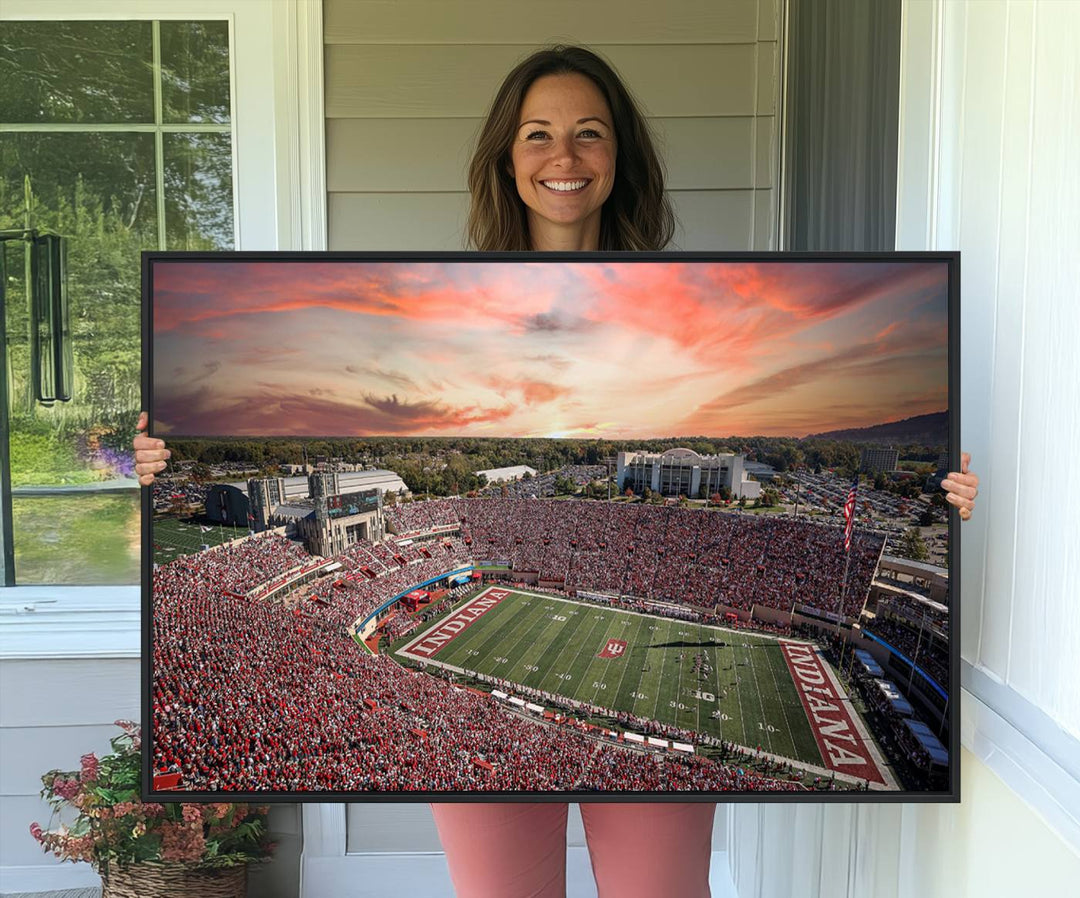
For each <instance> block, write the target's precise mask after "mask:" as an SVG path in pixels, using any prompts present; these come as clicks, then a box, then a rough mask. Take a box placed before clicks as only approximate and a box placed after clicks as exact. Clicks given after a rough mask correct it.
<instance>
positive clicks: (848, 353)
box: [153, 260, 947, 439]
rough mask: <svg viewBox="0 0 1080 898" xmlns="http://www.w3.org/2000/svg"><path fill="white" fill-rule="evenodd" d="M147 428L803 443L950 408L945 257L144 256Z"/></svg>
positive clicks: (195, 431)
mask: <svg viewBox="0 0 1080 898" xmlns="http://www.w3.org/2000/svg"><path fill="white" fill-rule="evenodd" d="M153 272H154V285H153V287H154V311H153V316H154V318H153V323H154V381H153V388H154V418H155V425H154V429H155V432H156V433H158V434H173V435H185V436H195V435H199V436H256V435H263V436H269V435H296V436H374V435H380V436H397V435H409V436H459V435H467V436H478V437H479V436H515V437H582V438H595V437H603V438H611V439H631V438H633V439H643V438H649V437H669V436H717V437H719V436H730V435H742V436H752V435H763V436H780V435H790V436H805V435H806V434H808V433H815V432H820V431H826V430H835V429H838V428H848V427H863V426H868V425H872V424H880V423H883V422H886V421H895V420H898V419H900V418H907V417H910V416H912V415H919V414H925V413H928V412H936V411H942V410H944V409H945V408H946V407H947V352H946V350H947V346H946V341H947V327H946V320H947V268H946V264H945V263H944V262H905V261H894V262H887V263H886V262H865V263H858V264H856V263H851V262H812V263H811V262H795V261H785V262H771V261H770V262H757V263H733V262H723V263H721V262H690V261H676V260H673V261H670V262H669V261H663V262H599V261H595V262H572V263H571V262H487V261H468V262H464V261H461V262H450V261H444V262H412V261H408V262H380V263H372V262H342V261H324V260H319V261H314V262H299V261H294V262H288V261H270V262H243V261H222V262H206V261H201V262H195V261H185V262H155V263H154V268H153Z"/></svg>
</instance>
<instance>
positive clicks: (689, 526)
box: [388, 498, 884, 617]
mask: <svg viewBox="0 0 1080 898" xmlns="http://www.w3.org/2000/svg"><path fill="white" fill-rule="evenodd" d="M388 517H389V520H390V521H391V524H392V527H393V529H394V530H395V531H396V532H398V533H402V534H417V533H423V532H426V531H430V530H431V529H434V528H450V527H456V528H457V532H459V533H460V535H461V538H462V539H463V541H464V542H465V544H466V545H468V546H469V547H470V548H471V551H472V553H473V555H474V557H476V558H477V559H483V560H488V561H492V562H496V561H497V562H501V563H505V564H507V565H509V566H510V567H511V569H512V570H513V571H515V572H520V573H523V574H524V573H530V574H532V573H535V574H536V575H537V577H538V579H539V581H540V582H541V583H554V584H558V585H561V586H562V587H563V588H565V589H566V590H567V591H569V592H579V591H582V590H589V591H610V592H617V593H624V594H629V595H633V596H638V597H641V598H646V599H653V600H657V601H663V602H672V603H681V604H692V605H697V606H706V607H709V606H715V605H717V604H720V605H724V606H727V607H730V608H740V609H749V608H751V607H752V606H754V605H764V606H767V607H770V608H777V609H780V610H783V611H788V610H790V609H791V608H792V606H793V603H799V604H804V605H807V606H811V607H818V608H822V609H823V610H827V611H832V612H836V611H838V610H839V608H840V601H841V592H842V591H843V592H844V596H845V599H844V609H843V610H844V613H845V614H846V615H847V616H851V617H857V616H858V615H859V613H860V611H861V609H862V604H863V598H864V597H865V595H866V591H867V589H868V587H869V584H870V580H871V578H872V577H873V574H874V570H875V568H876V565H877V562H878V559H879V558H880V556H881V550H882V547H883V545H884V540H883V538H882V537H881V536H880V535H879V534H875V533H856V534H855V536H854V538H853V540H852V546H851V552H850V564H849V568H848V582H847V588H846V590H843V589H842V583H843V579H844V570H845V563H846V562H848V558H847V556H846V554H845V552H844V547H843V534H842V530H841V529H840V528H837V527H832V526H827V525H821V524H818V523H815V522H811V521H806V520H795V519H792V518H781V517H776V516H740V515H727V514H717V513H710V512H706V511H703V510H701V509H683V508H673V507H666V506H665V507H656V506H643V505H622V504H619V505H616V504H611V503H606V502H539V501H535V500H527V499H490V498H489V499H468V498H465V499H462V498H451V499H435V500H430V501H427V502H417V503H411V504H409V505H404V506H400V507H397V508H391V509H388Z"/></svg>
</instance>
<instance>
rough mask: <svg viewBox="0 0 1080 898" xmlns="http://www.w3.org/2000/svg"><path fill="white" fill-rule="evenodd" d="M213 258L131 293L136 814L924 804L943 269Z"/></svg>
mask: <svg viewBox="0 0 1080 898" xmlns="http://www.w3.org/2000/svg"><path fill="white" fill-rule="evenodd" d="M246 255H247V254H216V255H202V256H195V255H190V254H185V255H182V256H180V255H176V254H172V255H170V254H149V256H148V261H147V262H145V263H144V264H146V265H147V266H148V269H147V271H146V272H145V273H146V274H147V275H148V277H147V278H146V281H145V282H146V283H147V284H148V285H149V297H148V299H149V305H148V307H147V311H148V315H149V317H150V319H151V322H152V323H151V325H150V332H151V334H152V340H153V352H152V359H153V373H152V379H151V396H152V401H151V403H150V406H151V412H152V421H153V432H154V433H155V435H160V436H164V437H166V438H167V439H168V442H169V446H170V449H171V451H172V461H171V463H170V470H169V471H168V472H166V474H165V475H163V476H160V477H158V478H157V480H156V481H155V484H154V487H153V491H152V494H151V495H150V496H149V497H148V498H147V501H148V502H149V503H150V504H151V505H152V510H153V515H152V516H150V515H147V516H146V520H147V527H148V535H147V538H146V539H145V540H144V566H145V573H146V576H145V578H144V587H145V595H144V600H145V610H146V612H147V613H146V614H145V615H144V626H145V627H146V628H147V636H148V640H149V644H150V647H151V652H150V655H149V660H148V663H147V665H146V674H145V675H146V680H145V682H144V699H145V702H146V706H147V707H146V710H147V719H148V720H151V721H152V727H151V729H150V734H149V738H148V740H147V745H146V749H145V754H144V758H145V761H146V765H147V776H148V780H149V782H150V784H151V789H150V791H151V792H153V793H154V794H156V795H160V796H162V797H167V796H168V795H169V794H171V793H176V792H180V793H184V794H199V795H204V794H205V795H211V794H215V793H219V792H222V791H229V792H233V793H242V794H251V795H253V796H254V795H257V796H259V800H263V799H265V798H267V797H274V796H281V797H286V796H287V797H289V799H290V800H295V799H297V798H299V799H303V798H311V799H318V800H324V799H326V798H328V797H330V798H333V797H342V798H350V799H358V798H364V797H369V798H370V797H375V796H384V797H390V798H392V799H393V800H407V799H416V800H431V799H433V798H436V797H443V796H453V795H462V794H471V793H484V794H485V795H486V796H488V797H489V798H499V797H505V798H508V799H512V798H513V796H515V795H523V794H527V795H530V796H532V797H535V796H536V795H537V794H539V793H545V792H549V793H553V794H558V795H560V796H561V797H563V798H565V797H570V796H572V797H575V798H577V799H579V800H590V799H602V798H604V797H605V796H612V795H617V794H633V795H637V796H644V797H654V798H658V799H659V798H663V797H664V796H666V795H670V796H673V797H677V798H680V799H682V800H685V798H686V795H687V793H699V794H702V795H703V796H707V795H709V794H715V793H724V794H725V795H733V794H734V795H739V794H746V795H754V796H756V797H781V798H792V797H798V796H803V797H809V798H812V799H814V800H817V799H820V798H822V797H825V798H834V799H835V800H842V801H850V800H852V799H853V798H856V797H858V793H862V795H863V796H865V797H872V796H877V797H879V798H881V797H888V796H895V797H897V798H899V797H903V798H904V800H912V799H918V798H920V797H924V798H927V799H933V798H934V796H940V795H943V794H945V795H947V794H948V793H949V792H950V790H951V789H952V788H953V787H954V785H955V776H956V770H955V767H954V764H953V763H952V762H950V750H949V749H950V747H952V745H953V741H954V740H953V736H954V735H955V733H954V729H955V728H954V726H953V717H954V711H955V709H954V708H952V707H951V705H950V702H949V693H950V689H951V687H952V685H953V684H952V683H951V671H952V669H953V666H954V664H953V662H954V660H955V659H954V657H953V652H952V651H951V649H950V638H949V637H950V631H951V629H953V622H954V620H955V615H954V612H955V609H954V608H953V607H952V604H951V602H950V589H949V558H950V547H949V540H948V532H949V515H948V512H947V507H946V504H945V502H944V501H943V498H942V497H941V496H940V489H939V482H940V477H941V474H942V472H943V471H944V470H946V469H947V463H948V457H949V455H948V449H949V386H950V384H949V370H948V368H949V366H948V362H949V359H948V326H947V324H948V313H949V286H950V285H949V265H948V264H947V262H946V261H943V260H941V259H935V258H933V257H932V256H927V255H923V256H921V257H919V258H918V259H903V258H896V257H882V258H880V259H876V260H864V259H860V260H853V261H852V260H848V261H837V260H832V259H829V260H822V259H804V260H798V261H791V260H785V261H780V260H779V257H776V258H773V259H758V260H747V261H715V260H714V261H707V260H702V259H693V260H690V259H680V258H679V257H678V256H667V257H663V258H661V257H652V258H649V259H635V260H633V261H622V260H621V259H620V260H618V261H612V260H595V261H581V260H579V259H575V260H572V261H567V260H561V261H559V260H556V261H552V262H550V263H549V262H541V263H537V262H535V261H532V262H529V263H525V262H508V261H505V260H498V261H489V260H483V259H478V258H477V257H476V256H465V255H461V256H460V257H457V258H440V259H402V258H395V259H389V260H371V259H357V258H351V259H327V258H326V257H325V256H322V255H311V256H307V257H304V256H300V257H292V258H281V257H275V256H267V255H264V256H263V257H261V258H257V259H252V258H245V256H246ZM755 800H756V799H755Z"/></svg>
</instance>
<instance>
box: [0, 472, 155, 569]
mask: <svg viewBox="0 0 1080 898" xmlns="http://www.w3.org/2000/svg"><path fill="white" fill-rule="evenodd" d="M11 513H12V518H13V519H14V530H15V572H16V575H17V576H18V578H19V583H21V584H24V585H26V584H31V583H65V584H69V585H73V586H95V585H100V584H106V583H117V584H135V583H138V582H139V520H140V514H139V491H138V490H137V489H132V490H131V492H130V493H107V494H103V495H87V494H85V493H84V494H79V495H73V496H64V495H60V496H51V497H48V498H42V497H38V496H35V497H32V498H25V499H24V498H19V497H18V495H16V496H15V498H14V499H12V503H11Z"/></svg>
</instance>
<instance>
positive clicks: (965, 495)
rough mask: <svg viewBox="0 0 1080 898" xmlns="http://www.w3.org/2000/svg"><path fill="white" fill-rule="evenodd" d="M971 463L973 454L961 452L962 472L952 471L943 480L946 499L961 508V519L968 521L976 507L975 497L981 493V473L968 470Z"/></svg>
mask: <svg viewBox="0 0 1080 898" xmlns="http://www.w3.org/2000/svg"><path fill="white" fill-rule="evenodd" d="M969 464H971V456H970V455H969V454H968V453H967V452H962V453H960V472H959V473H957V472H956V471H950V472H949V476H948V477H946V478H945V479H944V480H942V481H941V488H942V489H943V490H945V500H946V501H947V502H951V503H952V504H953V505H955V506H956V507H957V508H958V509H960V520H961V521H966V520H967V519H968V518H970V517H971V510H972V509H973V508H974V507H975V497H976V496H977V495H979V475H978V474H972V473H970V472H969V471H968V465H969Z"/></svg>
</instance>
